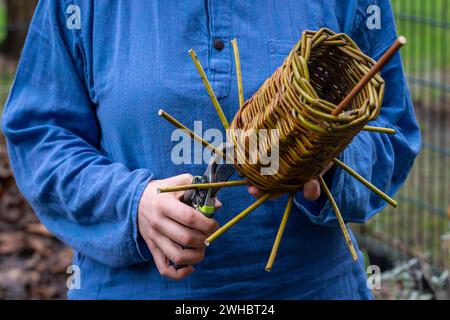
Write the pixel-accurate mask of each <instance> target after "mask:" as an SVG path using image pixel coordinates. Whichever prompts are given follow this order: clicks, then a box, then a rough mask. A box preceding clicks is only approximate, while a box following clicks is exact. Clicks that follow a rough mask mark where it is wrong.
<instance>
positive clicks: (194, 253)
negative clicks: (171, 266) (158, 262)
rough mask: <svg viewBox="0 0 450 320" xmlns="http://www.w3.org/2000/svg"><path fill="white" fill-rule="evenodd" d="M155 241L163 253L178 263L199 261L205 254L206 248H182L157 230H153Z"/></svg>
mask: <svg viewBox="0 0 450 320" xmlns="http://www.w3.org/2000/svg"><path fill="white" fill-rule="evenodd" d="M153 241H154V242H155V244H156V246H157V247H158V248H159V249H160V250H161V251H162V253H163V254H164V255H165V256H166V257H167V258H168V259H169V260H170V261H172V262H173V263H175V264H177V265H189V264H195V263H199V262H200V261H202V260H203V258H204V256H205V249H191V248H182V247H181V246H180V245H179V244H177V243H175V242H174V241H172V240H170V239H169V238H167V237H166V236H164V235H162V234H161V233H159V232H158V231H156V230H153Z"/></svg>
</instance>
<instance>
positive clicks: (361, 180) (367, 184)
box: [333, 159, 397, 208]
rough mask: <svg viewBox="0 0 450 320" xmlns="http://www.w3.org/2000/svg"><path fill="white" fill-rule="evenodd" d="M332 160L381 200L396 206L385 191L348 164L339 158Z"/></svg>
mask: <svg viewBox="0 0 450 320" xmlns="http://www.w3.org/2000/svg"><path fill="white" fill-rule="evenodd" d="M333 162H334V163H335V164H337V165H338V166H340V167H341V168H342V169H344V170H345V171H347V172H348V173H349V174H350V175H352V176H353V177H354V178H355V179H356V180H358V181H359V182H361V183H362V184H363V185H365V186H366V187H367V188H369V189H370V190H372V191H373V192H374V193H375V194H376V195H378V196H379V197H380V198H382V199H383V200H385V201H386V202H387V203H389V204H390V205H391V206H393V207H394V208H396V207H397V201H395V200H394V199H392V198H391V197H389V196H388V195H387V194H386V193H384V192H383V191H381V190H380V189H378V188H377V187H375V186H374V185H373V184H372V183H370V182H369V181H367V180H366V179H364V178H363V177H362V176H361V175H359V174H358V173H357V172H356V171H355V170H353V169H352V168H350V167H349V166H348V165H346V164H345V163H343V162H342V161H341V160H339V159H333Z"/></svg>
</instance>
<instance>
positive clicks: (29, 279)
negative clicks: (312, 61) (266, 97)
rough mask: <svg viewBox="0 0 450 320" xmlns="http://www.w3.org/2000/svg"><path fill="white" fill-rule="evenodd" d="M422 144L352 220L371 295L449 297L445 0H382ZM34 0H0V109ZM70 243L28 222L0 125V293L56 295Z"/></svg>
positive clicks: (449, 93) (449, 18) (448, 17)
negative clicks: (388, 204)
mask: <svg viewBox="0 0 450 320" xmlns="http://www.w3.org/2000/svg"><path fill="white" fill-rule="evenodd" d="M391 2H392V4H393V7H394V11H395V14H396V20H397V26H398V30H399V33H401V34H403V35H405V36H406V37H407V38H408V40H409V41H408V45H407V46H406V47H404V48H403V49H402V56H403V62H404V65H405V70H406V74H407V77H408V82H409V86H410V88H411V91H412V95H413V99H414V105H415V112H416V115H417V119H418V121H419V123H420V127H421V130H422V136H423V149H422V152H421V154H420V155H419V157H418V159H417V160H416V162H415V165H414V168H413V170H412V172H411V174H410V176H409V178H408V180H407V182H406V184H405V186H404V187H403V188H402V190H401V191H400V192H399V194H398V195H397V198H398V200H399V207H398V208H397V209H391V208H387V209H386V210H384V212H382V213H380V214H379V215H377V216H376V217H375V218H373V219H372V220H371V221H370V222H369V223H367V224H366V225H363V226H361V225H353V226H352V229H353V230H354V231H355V232H356V234H357V236H358V238H359V242H360V244H361V247H362V249H363V251H364V253H365V258H366V263H367V265H372V264H373V265H378V266H379V267H380V268H381V271H382V281H381V289H376V290H374V295H375V297H376V298H377V299H450V277H449V271H450V116H449V114H450V106H449V101H450V100H449V99H450V50H449V44H448V43H449V42H450V0H427V1H423V0H392V1H391ZM36 3H37V0H0V111H1V109H2V107H3V104H4V102H5V100H6V99H7V96H8V92H9V89H10V86H11V83H12V80H13V77H14V72H15V68H16V65H17V61H18V58H19V56H20V51H21V48H22V46H23V42H24V40H25V37H26V32H27V29H28V25H29V23H30V20H31V17H32V15H33V11H34V8H35V5H36ZM70 261H71V251H70V249H69V248H67V247H65V246H64V245H63V244H61V243H60V242H59V241H58V240H56V239H55V238H54V237H53V236H52V235H51V233H50V232H48V231H47V230H46V229H45V227H44V226H42V225H41V224H40V223H39V221H38V220H37V218H36V216H35V214H34V213H33V211H32V210H31V209H30V207H29V206H28V204H27V203H26V201H25V200H24V199H23V198H22V196H21V195H20V192H19V191H18V190H17V187H16V185H15V182H14V177H13V175H12V172H11V169H10V167H9V165H8V158H7V153H6V148H5V143H4V139H3V137H2V135H1V132H0V299H64V298H65V291H66V279H67V276H68V274H66V268H67V267H68V266H69V265H70Z"/></svg>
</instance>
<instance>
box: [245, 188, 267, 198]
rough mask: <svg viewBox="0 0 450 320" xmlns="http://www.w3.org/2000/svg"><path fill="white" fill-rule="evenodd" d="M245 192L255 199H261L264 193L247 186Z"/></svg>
mask: <svg viewBox="0 0 450 320" xmlns="http://www.w3.org/2000/svg"><path fill="white" fill-rule="evenodd" d="M247 191H248V193H250V194H251V195H252V196H254V197H255V198H257V199H258V198H261V197H262V196H263V195H264V193H265V192H264V191H262V190H261V189H259V188H258V187H255V186H248V187H247Z"/></svg>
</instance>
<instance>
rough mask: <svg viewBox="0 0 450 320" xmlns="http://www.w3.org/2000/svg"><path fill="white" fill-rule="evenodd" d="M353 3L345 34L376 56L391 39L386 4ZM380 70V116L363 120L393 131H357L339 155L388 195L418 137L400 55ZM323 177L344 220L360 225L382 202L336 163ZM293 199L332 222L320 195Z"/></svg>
mask: <svg viewBox="0 0 450 320" xmlns="http://www.w3.org/2000/svg"><path fill="white" fill-rule="evenodd" d="M358 3H360V5H359V6H358V7H357V13H356V15H355V23H354V28H353V30H354V32H353V33H352V34H351V36H352V38H353V39H354V40H355V41H356V43H357V44H358V45H359V46H360V48H361V50H362V51H363V52H365V53H366V54H368V55H369V56H371V57H372V58H373V59H375V60H377V59H378V58H379V57H380V56H381V55H382V54H383V53H384V52H385V51H386V50H387V49H388V48H389V47H390V45H391V44H392V43H393V42H394V41H395V40H396V38H397V32H396V27H395V22H394V16H393V12H392V8H391V5H390V2H389V1H387V0H381V1H358ZM370 5H377V6H378V7H379V8H380V10H379V12H380V13H381V29H373V30H370V29H369V28H368V27H367V26H366V23H367V17H368V16H369V15H368V14H367V13H366V10H367V7H368V6H370ZM381 73H382V77H383V78H384V80H385V82H386V92H385V97H384V100H383V104H382V108H381V113H380V116H379V117H378V118H377V119H376V120H374V121H372V122H371V123H369V124H370V125H373V126H380V127H387V128H393V129H395V130H396V131H397V133H396V134H395V135H389V134H384V133H374V132H365V131H362V132H360V133H359V134H358V135H357V136H356V137H355V138H354V139H353V141H352V143H351V144H350V145H349V146H348V147H347V148H346V149H345V150H344V151H343V152H342V153H341V155H340V156H339V159H340V160H342V161H343V162H344V163H346V164H347V165H349V166H350V167H351V168H353V169H354V170H355V171H356V172H358V173H359V174H361V175H362V176H363V177H364V178H365V179H367V180H368V181H370V182H372V183H373V184H374V185H375V186H377V187H378V188H379V189H381V190H382V191H384V192H385V193H387V194H388V195H390V196H394V195H395V193H396V192H397V191H398V190H399V188H400V187H401V186H402V184H403V183H404V181H405V180H406V177H407V175H408V173H409V171H410V169H411V167H412V165H413V161H414V159H415V157H416V156H417V154H418V152H419V150H420V145H421V138H420V130H419V127H418V125H417V122H416V119H415V115H414V110H413V105H412V101H411V96H410V92H409V89H408V86H407V83H406V78H405V74H404V71H403V67H402V62H401V57H400V53H397V54H396V55H395V56H394V58H393V59H392V60H391V61H390V62H388V63H387V64H386V65H385V66H384V68H383V69H382V72H381ZM326 181H327V185H328V187H329V189H330V191H331V193H332V195H333V197H334V198H335V200H336V203H337V205H338V207H339V208H340V210H341V214H342V216H343V218H344V220H345V221H346V222H357V223H363V222H365V221H367V220H368V219H369V218H371V217H372V216H373V215H375V214H376V213H377V212H379V211H380V210H382V209H383V208H384V207H385V206H386V202H385V201H384V200H382V199H381V198H379V197H378V196H377V195H376V194H374V193H373V192H372V191H370V190H369V189H368V188H366V187H365V186H363V185H362V184H361V183H360V182H358V181H357V180H356V179H354V178H353V177H352V176H350V175H349V174H348V173H347V172H345V171H343V170H342V169H341V168H339V167H335V168H333V170H331V172H330V173H329V174H327V176H326ZM322 193H323V192H322ZM295 202H296V204H297V206H298V207H299V209H300V210H301V211H302V212H303V213H305V214H306V215H307V216H308V217H309V218H310V220H311V221H312V222H314V223H316V224H320V225H328V226H336V225H337V223H338V222H337V219H336V216H335V214H334V212H333V210H332V207H331V204H330V203H329V201H327V199H326V197H325V196H324V195H323V194H322V195H321V197H320V198H319V200H317V201H314V202H309V201H307V200H305V199H304V197H303V194H302V193H301V192H299V193H298V194H297V195H296V201H295Z"/></svg>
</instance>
